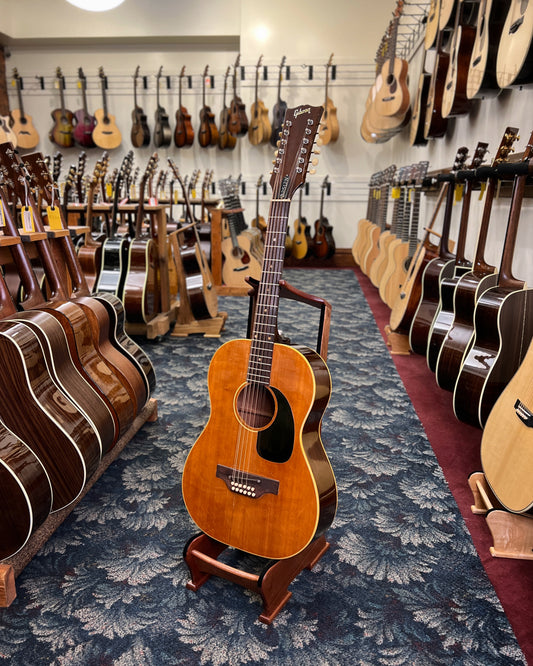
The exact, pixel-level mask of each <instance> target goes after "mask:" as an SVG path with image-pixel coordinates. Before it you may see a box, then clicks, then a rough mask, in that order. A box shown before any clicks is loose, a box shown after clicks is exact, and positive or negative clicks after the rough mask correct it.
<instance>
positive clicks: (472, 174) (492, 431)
mask: <svg viewBox="0 0 533 666" xmlns="http://www.w3.org/2000/svg"><path fill="white" fill-rule="evenodd" d="M517 135H518V130H517V129H516V128H513V127H508V128H507V129H506V131H505V133H504V135H503V138H502V140H501V143H500V146H499V148H498V150H497V152H496V155H495V157H494V160H493V162H492V164H491V165H490V166H489V165H483V164H482V162H483V160H484V155H485V153H486V151H487V148H488V146H487V144H486V143H482V142H480V143H478V145H477V147H476V149H475V151H474V154H473V155H472V156H470V157H469V155H468V148H466V147H461V148H459V149H458V151H457V154H456V158H455V161H454V164H453V166H452V168H451V170H446V171H445V172H443V173H440V174H437V175H436V176H435V177H432V178H431V179H429V178H424V172H425V170H426V169H427V163H419V164H415V165H413V166H410V167H404V168H402V169H399V170H396V169H395V168H394V167H391V168H389V169H388V170H387V171H386V172H384V173H382V174H375V175H374V176H373V177H372V180H371V187H370V195H369V208H368V213H369V214H368V215H367V217H368V219H366V220H362V221H361V222H360V224H359V231H358V234H357V237H356V240H355V242H354V247H353V253H354V258H355V259H356V261H357V263H358V264H359V265H360V266H361V268H362V269H363V270H364V271H365V272H366V273H367V274H369V273H372V268H373V267H374V265H375V262H376V261H378V258H379V250H381V249H385V247H386V245H387V242H388V243H389V244H390V247H391V248H393V250H392V255H390V254H389V257H388V259H387V264H388V262H394V257H395V256H397V258H398V259H399V261H400V263H401V270H400V272H399V273H398V274H397V275H398V276H399V279H397V280H396V281H395V282H394V285H393V287H394V288H393V289H392V291H391V292H386V293H384V294H383V296H388V297H389V300H387V301H386V302H387V303H388V304H389V305H390V307H391V316H390V326H389V340H391V344H394V343H392V338H393V337H394V335H395V334H396V335H398V336H403V337H404V338H406V339H408V343H409V347H410V349H411V350H412V351H413V352H416V353H419V354H424V355H425V356H426V359H427V364H428V367H429V368H430V369H431V370H432V371H433V372H434V373H435V378H436V381H437V384H438V385H439V386H440V387H441V388H443V389H445V390H448V391H452V392H453V408H454V412H455V415H456V417H457V418H458V419H460V420H461V421H464V422H466V423H469V424H471V425H474V426H477V427H481V428H484V433H483V443H482V452H481V454H482V462H483V467H484V471H485V474H486V477H487V481H488V482H489V484H490V486H491V487H492V489H493V490H494V492H495V494H496V496H497V497H498V498H499V499H500V501H502V503H503V504H504V506H505V507H506V508H508V509H510V510H511V511H525V510H527V509H528V508H529V507H530V505H531V504H532V503H533V497H532V493H531V486H532V484H531V476H530V475H529V476H527V475H526V474H525V472H524V471H523V469H522V467H523V465H524V464H525V462H526V458H527V457H529V458H530V456H529V452H528V453H527V455H526V453H525V452H526V447H527V446H530V445H531V426H532V425H533V368H532V364H533V347H531V349H530V344H531V340H532V338H533V290H532V289H529V288H527V286H526V284H525V282H524V281H523V280H521V279H519V278H516V277H514V275H513V272H512V264H513V255H514V251H515V244H516V237H517V231H518V225H519V222H520V219H521V204H522V199H523V196H524V189H525V186H526V182H527V179H528V177H529V174H530V173H531V166H530V160H531V157H532V156H533V134H532V135H531V136H530V138H529V141H528V143H527V145H526V147H525V149H524V152H523V153H522V155H521V156H520V159H519V160H518V161H512V162H511V161H508V155H509V153H510V152H511V150H512V145H513V143H514V142H515V141H516V140H517ZM500 181H511V182H512V193H511V198H510V204H509V214H508V224H507V230H506V234H505V239H504V243H503V247H502V251H501V262H500V266H499V270H497V268H496V267H495V266H491V265H490V264H489V263H488V262H487V261H486V259H485V246H486V240H487V233H488V228H489V224H490V220H491V208H492V203H493V200H494V197H495V194H496V191H497V187H498V183H499V182H500ZM437 184H440V193H439V197H438V201H437V203H436V206H435V210H434V213H433V216H432V219H431V221H429V223H428V224H427V225H425V227H424V229H425V234H424V236H423V238H422V240H421V241H420V240H419V239H418V232H419V230H418V206H419V198H420V192H421V191H422V189H423V188H424V187H426V186H435V185H437ZM481 185H482V186H483V188H485V192H484V197H485V202H484V207H483V215H482V220H481V226H480V230H479V235H478V241H477V245H476V250H475V255H474V257H473V258H467V257H466V256H465V241H466V234H467V227H468V223H469V207H470V201H471V196H472V191H473V190H475V189H479V188H480V186H481ZM390 189H392V190H393V192H395V197H396V198H394V210H393V215H392V222H391V225H390V228H389V227H388V225H387V222H386V218H385V213H384V212H383V211H384V209H386V205H387V203H386V202H387V201H388V199H389V190H390ZM458 190H460V192H461V194H462V199H461V218H460V225H459V231H458V238H457V242H456V244H455V247H453V243H450V242H449V230H450V220H451V212H452V206H453V202H454V198H455V197H456V196H457V192H458ZM376 202H377V203H376ZM441 205H444V214H443V219H442V227H441V229H440V232H439V233H438V234H437V236H440V241H439V243H438V245H436V244H433V243H432V242H431V241H430V237H431V234H432V233H435V232H434V223H435V220H436V219H437V213H438V211H439V208H440V207H441ZM407 229H409V240H406V233H407V231H406V230H407ZM368 236H371V237H372V243H371V244H370V241H369V240H368ZM391 236H393V237H394V240H393V241H391V240H390V237H391ZM409 241H410V242H409ZM374 242H375V243H376V246H377V248H378V253H376V250H375V247H374ZM402 245H403V249H402V251H400V250H398V249H397V248H398V247H400V246H402ZM365 248H366V249H365ZM452 248H453V250H454V251H452ZM395 251H396V252H397V253H398V254H397V255H394V252H395ZM372 253H374V254H375V257H376V258H375V259H373V260H372V259H371V257H372ZM388 269H389V266H388V265H387V268H386V270H388ZM382 274H383V273H382ZM376 275H377V272H374V276H376ZM373 281H374V280H373ZM374 283H375V281H374ZM379 287H380V295H382V289H381V287H382V285H381V282H380V283H379ZM383 296H382V297H383ZM384 300H385V299H384ZM511 452H512V453H511ZM509 460H512V462H509ZM527 469H528V470H529V469H530V468H527ZM520 474H521V476H520V488H519V489H518V488H516V485H517V479H518V477H519V475H520ZM526 477H527V478H526ZM500 496H503V498H504V500H501V497H500Z"/></svg>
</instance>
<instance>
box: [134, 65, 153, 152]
mask: <svg viewBox="0 0 533 666" xmlns="http://www.w3.org/2000/svg"><path fill="white" fill-rule="evenodd" d="M139 70H140V65H137V68H136V69H135V74H134V75H133V111H132V112H131V121H132V125H131V132H130V138H131V143H132V144H133V146H134V147H135V148H143V147H145V146H148V145H149V144H150V128H149V127H148V122H147V118H146V114H145V113H144V111H143V110H142V108H141V107H140V106H139V105H138V104H137V79H138V78H139Z"/></svg>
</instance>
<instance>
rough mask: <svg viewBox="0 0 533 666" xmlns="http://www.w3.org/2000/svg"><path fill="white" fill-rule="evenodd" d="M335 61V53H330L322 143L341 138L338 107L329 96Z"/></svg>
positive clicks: (321, 132)
mask: <svg viewBox="0 0 533 666" xmlns="http://www.w3.org/2000/svg"><path fill="white" fill-rule="evenodd" d="M332 62H333V53H332V54H331V55H330V57H329V60H328V62H327V64H326V91H325V99H324V115H323V116H322V120H321V121H320V139H321V140H322V144H323V145H326V144H328V143H335V141H337V139H338V138H339V121H338V120H337V107H336V106H335V105H334V104H333V101H332V100H331V98H330V97H328V86H329V70H330V69H331V66H332Z"/></svg>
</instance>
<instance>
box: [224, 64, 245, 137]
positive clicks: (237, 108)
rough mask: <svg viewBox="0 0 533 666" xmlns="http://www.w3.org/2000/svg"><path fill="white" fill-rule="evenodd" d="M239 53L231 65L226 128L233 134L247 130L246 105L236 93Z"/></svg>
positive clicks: (243, 132)
mask: <svg viewBox="0 0 533 666" xmlns="http://www.w3.org/2000/svg"><path fill="white" fill-rule="evenodd" d="M240 59H241V54H240V53H239V55H238V56H237V59H236V60H235V63H234V65H233V99H232V100H231V105H230V113H229V123H228V129H229V131H230V133H231V134H234V135H235V136H242V135H243V134H246V133H247V132H248V118H247V116H246V107H245V105H244V104H243V101H242V99H241V98H240V97H239V96H238V95H237V68H238V67H239V62H240Z"/></svg>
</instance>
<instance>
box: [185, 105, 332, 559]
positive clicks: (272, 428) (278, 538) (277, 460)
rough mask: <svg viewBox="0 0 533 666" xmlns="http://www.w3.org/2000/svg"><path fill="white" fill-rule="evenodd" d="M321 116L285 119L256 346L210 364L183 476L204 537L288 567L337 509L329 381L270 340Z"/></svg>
mask: <svg viewBox="0 0 533 666" xmlns="http://www.w3.org/2000/svg"><path fill="white" fill-rule="evenodd" d="M321 114H322V107H309V106H300V107H297V108H294V109H288V110H287V113H286V116H285V124H284V130H285V131H286V134H284V136H283V138H282V139H281V147H282V148H283V154H280V155H279V156H278V157H277V159H276V162H275V165H274V169H273V175H272V178H271V181H270V182H271V185H272V201H271V205H270V213H269V221H268V231H267V242H266V247H265V259H264V263H263V270H262V273H261V281H260V284H259V290H258V296H257V308H256V314H255V317H254V324H253V329H252V333H251V340H233V341H230V342H227V343H226V344H225V345H223V346H222V347H221V348H220V349H219V350H218V351H217V352H216V353H215V355H214V357H213V359H212V360H211V364H210V368H209V377H208V384H209V392H210V397H211V416H210V418H209V421H208V424H207V425H206V427H205V429H204V431H203V432H202V434H201V435H200V437H199V438H198V440H197V441H196V443H195V444H194V446H193V447H192V449H191V451H190V453H189V456H188V458H187V460H186V462H185V467H184V470H183V480H182V489H183V498H184V501H185V505H186V507H187V510H188V511H189V514H190V515H191V517H192V519H193V520H194V522H195V523H196V524H197V525H198V527H199V528H200V529H201V530H202V531H203V532H205V533H206V534H207V535H209V536H210V537H212V538H214V539H215V540H217V541H220V542H222V543H224V544H227V545H229V546H232V547H234V548H237V549H239V550H242V551H245V552H248V553H252V554H254V555H258V556H259V557H264V558H272V559H284V558H289V557H292V556H294V555H296V554H297V553H299V552H300V551H301V550H303V549H304V548H305V547H306V546H307V545H308V544H309V543H310V542H311V541H312V540H313V539H314V538H315V537H317V536H318V535H320V534H322V533H323V532H324V531H325V530H326V529H327V528H328V527H329V525H330V524H331V522H332V520H333V517H334V514H335V510H336V503H337V492H336V485H335V478H334V476H333V472H332V470H331V466H330V464H329V461H328V459H327V456H326V453H325V451H324V448H323V446H322V442H321V439H320V427H321V420H322V413H323V411H324V409H325V407H326V405H327V402H328V399H329V395H330V390H331V389H330V387H331V383H330V377H329V372H328V370H327V367H326V365H325V363H324V361H323V360H322V359H321V358H320V357H319V356H318V354H316V352H314V351H312V350H310V349H308V348H305V347H290V346H288V345H284V344H280V343H278V342H276V341H275V339H276V338H275V335H274V334H275V333H276V331H277V315H278V309H279V290H280V285H279V281H280V278H281V275H282V270H283V261H284V254H285V233H286V227H287V220H288V214H289V208H290V200H291V198H292V196H293V194H294V192H295V190H296V189H297V188H298V187H300V186H301V185H302V184H303V182H304V180H305V176H306V171H307V166H308V163H309V158H310V156H311V152H312V145H313V140H314V138H315V137H316V133H317V130H318V124H319V121H320V116H321ZM302 158H303V162H302V161H301V160H302ZM304 433H305V434H304ZM296 514H297V515H296Z"/></svg>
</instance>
